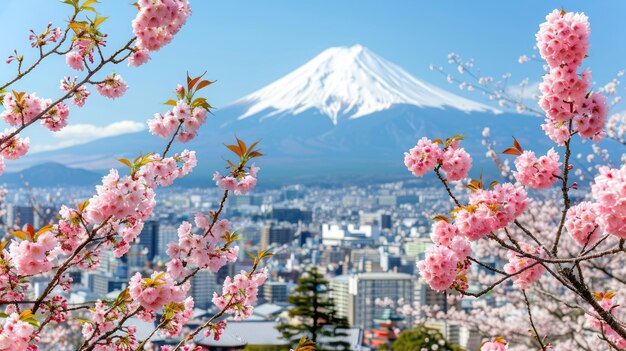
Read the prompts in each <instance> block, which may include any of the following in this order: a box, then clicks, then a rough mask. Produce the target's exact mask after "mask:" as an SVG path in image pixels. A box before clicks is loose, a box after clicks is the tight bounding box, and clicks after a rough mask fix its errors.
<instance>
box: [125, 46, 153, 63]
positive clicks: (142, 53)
mask: <svg viewBox="0 0 626 351" xmlns="http://www.w3.org/2000/svg"><path fill="white" fill-rule="evenodd" d="M149 60H150V52H149V51H148V50H147V49H137V50H135V51H133V53H132V54H131V55H130V57H129V58H128V65H129V66H134V67H139V66H141V65H143V64H144V63H146V62H148V61H149Z"/></svg>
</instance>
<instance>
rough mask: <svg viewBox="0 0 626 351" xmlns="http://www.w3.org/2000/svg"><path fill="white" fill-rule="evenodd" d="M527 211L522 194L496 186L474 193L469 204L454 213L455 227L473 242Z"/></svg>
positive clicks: (511, 187) (506, 185)
mask: <svg viewBox="0 0 626 351" xmlns="http://www.w3.org/2000/svg"><path fill="white" fill-rule="evenodd" d="M527 207H528V198H527V195H526V191H525V190H524V189H523V188H521V187H516V186H515V185H513V184H511V183H504V184H497V185H495V186H494V187H493V189H491V190H485V189H477V190H476V191H475V192H473V193H471V194H470V196H469V204H468V205H467V206H464V207H461V208H460V209H459V210H458V211H457V212H456V217H455V225H456V226H457V228H458V229H459V232H460V233H461V234H463V235H464V236H466V237H467V238H468V239H469V240H471V241H475V240H478V239H480V238H482V237H484V236H485V235H487V234H489V233H491V232H493V231H496V230H498V229H502V228H504V227H506V226H507V225H509V224H510V223H511V222H513V220H515V218H517V217H518V216H519V215H520V214H521V213H522V212H524V210H526V208H527Z"/></svg>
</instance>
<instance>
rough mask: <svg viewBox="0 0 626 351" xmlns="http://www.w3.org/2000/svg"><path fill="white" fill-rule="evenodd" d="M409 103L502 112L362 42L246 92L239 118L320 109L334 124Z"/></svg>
mask: <svg viewBox="0 0 626 351" xmlns="http://www.w3.org/2000/svg"><path fill="white" fill-rule="evenodd" d="M399 104H407V105H414V106H417V107H420V108H425V107H430V108H439V109H444V108H448V107H449V108H453V109H457V110H461V111H464V112H492V113H500V111H498V110H496V109H494V108H492V107H489V106H487V105H483V104H481V103H478V102H475V101H471V100H468V99H465V98H463V97H460V96H458V95H455V94H452V93H450V92H447V91H445V90H443V89H440V88H437V87H435V86H433V85H430V84H428V83H426V82H424V81H421V80H419V79H417V78H415V77H413V76H412V75H411V74H409V73H408V72H407V71H405V70H404V69H402V68H401V67H399V66H397V65H396V64H394V63H391V62H389V61H387V60H385V59H384V58H382V57H380V56H378V55H376V54H375V53H373V52H371V51H370V50H368V49H367V48H365V47H363V46H361V45H354V46H352V47H332V48H329V49H326V50H325V51H323V52H322V53H321V54H319V55H317V56H316V57H315V58H313V59H312V60H310V61H309V62H307V63H305V64H304V65H303V66H301V67H299V68H298V69H296V70H295V71H293V72H291V73H289V74H287V75H286V76H284V77H282V78H280V79H279V80H277V81H275V82H273V83H271V84H270V85H268V86H266V87H264V88H262V89H261V90H258V91H256V92H254V93H252V94H250V95H247V96H245V97H243V98H241V99H239V100H237V101H235V103H234V105H239V106H244V107H245V109H244V111H245V112H244V113H243V114H242V115H241V116H239V119H245V118H247V117H250V116H253V115H257V114H260V113H263V114H264V115H263V117H262V118H267V117H271V116H277V115H283V114H290V115H297V114H300V113H302V112H304V111H307V110H309V109H316V110H318V111H320V112H321V113H322V114H324V115H326V116H328V117H330V119H331V120H332V121H333V123H334V124H337V123H338V122H339V119H340V117H343V118H349V119H355V118H359V117H362V116H365V115H369V114H372V113H374V112H378V111H383V110H386V109H389V108H390V107H391V106H393V105H399Z"/></svg>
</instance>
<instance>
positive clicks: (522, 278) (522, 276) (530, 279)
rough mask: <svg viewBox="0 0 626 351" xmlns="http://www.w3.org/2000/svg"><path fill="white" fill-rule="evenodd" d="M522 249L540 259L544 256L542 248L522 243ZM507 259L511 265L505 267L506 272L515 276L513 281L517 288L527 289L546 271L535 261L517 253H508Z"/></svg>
mask: <svg viewBox="0 0 626 351" xmlns="http://www.w3.org/2000/svg"><path fill="white" fill-rule="evenodd" d="M520 247H521V248H522V250H523V251H524V252H526V253H528V254H530V255H534V256H539V257H540V256H542V255H543V250H542V249H541V248H540V247H534V246H532V245H530V244H526V243H520ZM507 257H508V259H509V263H507V264H505V265H504V271H505V272H506V273H508V274H515V275H514V276H513V277H511V279H512V280H513V285H514V286H515V287H517V288H520V289H526V288H527V287H529V286H530V284H532V283H534V282H536V281H537V280H539V278H541V275H542V274H543V273H544V272H545V270H546V269H545V268H544V267H543V266H542V265H540V264H538V263H537V262H538V261H536V260H535V259H532V258H529V257H525V256H521V255H520V254H518V253H517V252H515V251H512V250H510V251H509V252H508V253H507ZM529 267H530V268H529ZM519 272H521V273H519Z"/></svg>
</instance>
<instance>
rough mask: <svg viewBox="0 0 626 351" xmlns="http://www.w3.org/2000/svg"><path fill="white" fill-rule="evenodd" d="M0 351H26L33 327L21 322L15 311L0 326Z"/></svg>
mask: <svg viewBox="0 0 626 351" xmlns="http://www.w3.org/2000/svg"><path fill="white" fill-rule="evenodd" d="M0 328H1V329H0V351H26V350H29V342H30V340H31V337H32V335H33V332H34V331H35V327H34V326H33V325H32V324H29V323H28V322H25V321H23V320H22V317H21V316H20V314H19V313H18V312H17V311H14V312H12V313H10V314H9V316H8V317H7V318H6V321H5V322H4V325H0Z"/></svg>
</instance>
